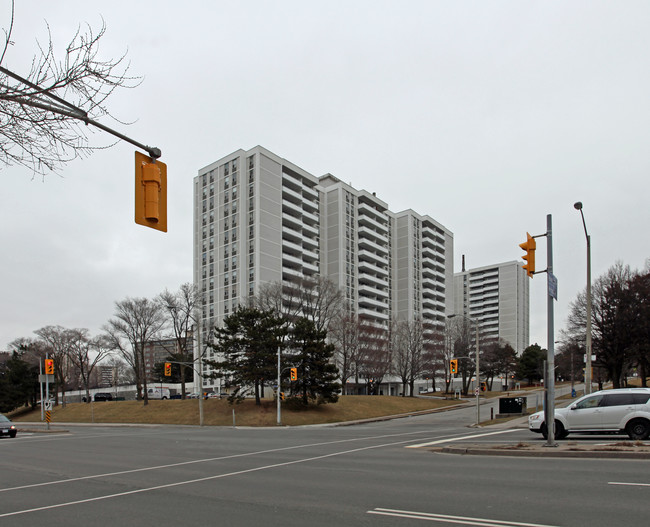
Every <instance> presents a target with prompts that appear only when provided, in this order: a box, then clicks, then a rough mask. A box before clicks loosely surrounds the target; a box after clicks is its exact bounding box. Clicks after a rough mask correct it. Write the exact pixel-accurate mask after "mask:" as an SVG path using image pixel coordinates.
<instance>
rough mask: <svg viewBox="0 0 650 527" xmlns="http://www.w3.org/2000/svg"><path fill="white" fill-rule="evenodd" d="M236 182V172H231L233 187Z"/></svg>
mask: <svg viewBox="0 0 650 527" xmlns="http://www.w3.org/2000/svg"><path fill="white" fill-rule="evenodd" d="M236 184H237V173H236V172H235V173H233V175H232V186H233V187H234V186H235V185H236Z"/></svg>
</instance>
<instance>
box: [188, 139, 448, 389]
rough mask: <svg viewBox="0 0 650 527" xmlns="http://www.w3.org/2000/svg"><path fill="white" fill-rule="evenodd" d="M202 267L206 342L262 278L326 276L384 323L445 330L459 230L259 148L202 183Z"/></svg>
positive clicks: (222, 164) (370, 317)
mask: <svg viewBox="0 0 650 527" xmlns="http://www.w3.org/2000/svg"><path fill="white" fill-rule="evenodd" d="M193 272H194V283H195V285H196V286H197V287H198V288H199V290H200V291H202V293H203V297H204V304H203V306H202V314H201V328H202V335H201V338H202V341H203V342H206V340H205V339H206V338H207V337H208V333H207V332H208V331H209V328H210V327H212V326H213V325H217V326H219V325H221V323H222V321H223V318H224V317H225V316H228V315H229V314H230V313H232V312H233V310H234V309H236V307H237V306H238V305H239V304H240V303H245V302H246V300H247V299H248V297H250V296H254V295H255V294H256V293H257V292H258V291H259V288H260V286H261V285H262V284H265V283H269V282H281V283H284V284H289V283H291V282H295V281H297V280H300V279H303V278H309V277H313V276H317V275H320V276H323V277H327V278H328V279H330V280H331V281H332V282H333V283H334V284H335V285H336V286H337V287H339V288H340V290H341V291H342V293H343V296H344V298H345V300H346V301H347V304H348V305H349V306H350V308H351V309H352V310H353V311H354V312H355V313H356V314H357V315H358V316H359V317H360V318H363V319H364V320H366V321H368V322H369V323H371V324H374V325H376V326H379V327H388V324H389V321H390V320H391V319H407V320H408V319H410V320H412V319H414V318H420V319H421V320H422V321H423V322H424V324H425V326H426V327H427V328H428V329H429V330H430V331H436V330H440V331H442V330H443V329H444V327H445V319H446V316H447V315H448V314H450V313H452V312H453V309H451V308H450V307H449V306H451V305H452V302H453V298H452V289H453V280H454V277H453V235H452V233H451V231H449V230H448V229H447V228H445V227H444V226H443V225H441V224H440V223H438V222H437V221H435V220H434V219H433V218H431V217H429V216H426V215H420V214H418V213H416V212H414V211H412V210H406V211H402V212H398V213H395V212H392V211H390V210H389V208H388V204H387V203H386V202H384V201H382V200H381V199H379V198H378V197H376V196H375V194H374V193H372V192H368V191H366V190H357V189H355V188H354V187H352V186H351V185H348V184H346V183H343V182H342V181H340V180H339V179H337V178H336V177H334V176H333V175H331V174H326V175H324V176H322V177H316V176H314V175H312V174H310V173H309V172H306V171H305V170H303V169H301V168H300V167H298V166H296V165H295V164H293V163H291V162H289V161H287V160H285V159H283V158H281V157H279V156H277V155H275V154H273V153H272V152H269V151H268V150H266V149H264V148H262V147H260V146H257V147H255V148H252V149H251V150H248V151H244V150H238V151H236V152H233V153H232V154H230V155H228V156H225V157H223V158H221V159H219V160H218V161H215V162H214V163H212V164H210V165H208V166H207V167H204V168H202V169H200V170H199V174H198V176H197V177H196V178H195V179H194V270H193ZM197 352H198V351H197ZM206 383H207V385H208V386H217V385H218V383H219V380H218V379H217V380H214V379H210V380H207V381H206Z"/></svg>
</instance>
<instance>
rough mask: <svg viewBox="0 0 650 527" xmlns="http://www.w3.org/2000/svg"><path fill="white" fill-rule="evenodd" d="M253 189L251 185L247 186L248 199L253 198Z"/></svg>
mask: <svg viewBox="0 0 650 527" xmlns="http://www.w3.org/2000/svg"><path fill="white" fill-rule="evenodd" d="M253 189H254V186H253V184H252V183H251V184H250V185H248V197H249V198H250V197H251V196H253V194H254V192H255V191H254V190H253Z"/></svg>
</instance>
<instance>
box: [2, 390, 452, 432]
mask: <svg viewBox="0 0 650 527" xmlns="http://www.w3.org/2000/svg"><path fill="white" fill-rule="evenodd" d="M458 403H459V402H458V401H445V400H441V399H428V398H427V399H420V398H410V397H388V396H363V395H359V396H355V395H347V396H344V397H340V398H339V402H338V403H336V404H325V405H321V406H310V407H309V408H308V409H306V410H300V411H293V410H291V409H290V408H288V405H286V404H283V407H282V424H284V425H290V426H299V425H309V424H320V423H336V422H343V421H356V420H359V419H368V418H373V417H381V416H388V415H398V414H407V413H411V412H418V411H423V410H431V409H436V408H443V407H445V406H451V405H454V404H458ZM233 410H234V411H235V422H236V425H237V426H275V425H276V421H277V416H276V403H275V401H263V402H262V406H261V407H256V406H255V401H254V400H246V401H244V402H243V403H241V404H235V405H234V406H231V405H230V404H228V401H226V400H218V399H207V400H204V401H203V412H204V413H203V415H204V423H205V424H206V425H208V426H232V424H233ZM13 420H14V421H15V422H21V421H23V422H24V421H28V422H30V421H31V422H33V421H40V410H37V411H35V412H30V413H27V414H23V415H21V416H20V417H14V418H13ZM57 422H59V423H130V424H133V423H142V424H177V425H197V424H198V423H199V402H198V400H196V399H188V400H185V401H180V400H166V401H149V404H148V405H147V406H144V405H143V403H142V401H107V402H97V403H91V404H85V403H69V404H67V405H66V406H65V408H63V407H62V406H57V407H55V408H54V409H53V411H52V423H57Z"/></svg>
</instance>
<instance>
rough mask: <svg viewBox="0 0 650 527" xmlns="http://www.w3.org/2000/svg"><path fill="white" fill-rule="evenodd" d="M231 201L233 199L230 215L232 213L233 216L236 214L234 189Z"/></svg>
mask: <svg viewBox="0 0 650 527" xmlns="http://www.w3.org/2000/svg"><path fill="white" fill-rule="evenodd" d="M232 199H233V202H232V213H233V214H237V201H236V200H235V190H234V189H233V192H232Z"/></svg>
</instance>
